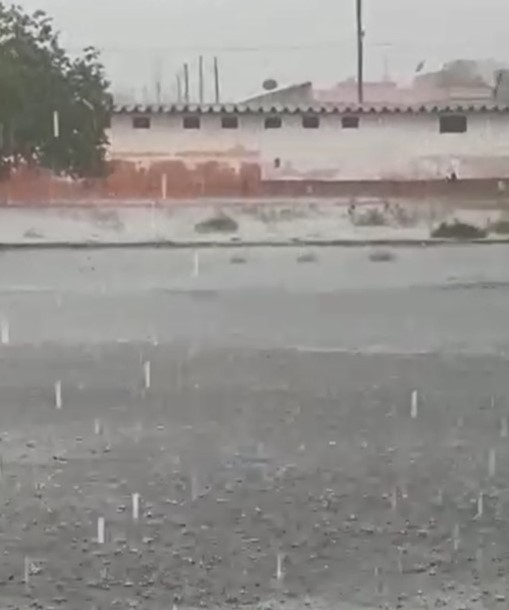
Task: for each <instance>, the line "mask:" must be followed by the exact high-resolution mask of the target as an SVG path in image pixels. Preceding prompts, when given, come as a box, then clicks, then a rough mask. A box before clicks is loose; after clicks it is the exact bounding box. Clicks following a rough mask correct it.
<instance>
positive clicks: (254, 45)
mask: <svg viewBox="0 0 509 610" xmlns="http://www.w3.org/2000/svg"><path fill="white" fill-rule="evenodd" d="M21 4H22V6H24V7H25V8H26V9H27V10H35V9H38V8H42V9H43V10H45V11H47V12H48V13H49V14H51V15H52V16H53V17H54V20H55V23H56V25H57V27H58V28H59V29H60V30H61V32H62V35H63V40H64V42H65V44H66V45H67V46H68V47H70V48H73V49H74V48H80V47H82V46H84V45H86V44H94V45H96V46H98V47H99V48H101V49H102V50H103V53H104V54H103V59H104V62H105V64H106V66H107V68H108V72H109V75H110V77H111V79H112V81H113V83H114V89H115V90H123V91H129V90H135V91H136V92H137V93H138V95H141V94H142V92H143V89H144V88H145V93H146V94H147V93H148V94H149V95H150V94H153V92H154V90H155V87H154V82H155V80H156V79H157V78H158V74H160V75H161V81H162V88H163V90H164V92H165V93H166V95H169V94H171V93H172V92H174V89H175V75H176V73H177V71H178V69H179V67H180V66H181V65H182V63H183V62H185V61H187V62H189V63H190V64H191V71H192V77H193V78H192V86H193V89H196V72H197V69H196V66H197V63H198V56H199V55H200V53H202V54H203V55H204V57H205V62H206V67H207V75H206V76H208V77H209V79H208V88H207V89H208V91H211V86H210V85H211V78H210V64H211V62H212V57H213V56H214V54H217V55H218V56H219V59H220V65H221V81H222V90H223V96H224V98H226V99H240V98H242V97H245V96H248V95H250V94H253V93H257V92H258V91H259V90H260V88H261V83H262V81H263V80H264V79H266V78H268V77H272V78H275V79H276V80H277V81H278V82H279V83H280V84H281V85H283V84H289V83H292V82H298V81H305V80H312V81H313V82H314V83H315V84H316V85H318V86H321V85H324V86H330V85H332V84H333V83H334V82H336V81H338V80H342V79H344V78H347V77H349V76H353V75H354V72H355V21H354V4H355V0H25V1H24V2H23V1H22V2H21ZM364 13H365V29H366V70H367V76H368V78H372V79H380V78H382V77H383V75H384V73H386V72H387V73H388V74H389V76H390V77H392V78H395V79H398V80H402V79H406V80H408V79H409V78H411V76H412V74H413V72H414V71H415V67H416V65H417V64H418V63H419V62H420V61H422V60H426V62H427V63H426V65H427V67H428V68H430V69H432V68H433V69H434V68H436V67H438V66H439V65H440V63H442V62H443V61H447V60H448V59H453V58H459V57H463V58H482V59H486V58H491V57H493V58H498V59H502V60H505V59H509V36H508V35H507V28H508V25H509V0H364Z"/></svg>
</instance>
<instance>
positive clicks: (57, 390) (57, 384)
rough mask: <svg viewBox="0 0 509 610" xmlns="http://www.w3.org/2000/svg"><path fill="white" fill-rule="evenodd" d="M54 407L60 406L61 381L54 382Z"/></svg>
mask: <svg viewBox="0 0 509 610" xmlns="http://www.w3.org/2000/svg"><path fill="white" fill-rule="evenodd" d="M55 407H56V408H57V409H61V408H62V382H61V381H56V382H55Z"/></svg>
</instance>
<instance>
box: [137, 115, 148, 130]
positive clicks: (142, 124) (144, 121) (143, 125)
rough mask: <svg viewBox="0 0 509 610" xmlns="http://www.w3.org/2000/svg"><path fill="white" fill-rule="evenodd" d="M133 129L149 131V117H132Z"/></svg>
mask: <svg viewBox="0 0 509 610" xmlns="http://www.w3.org/2000/svg"><path fill="white" fill-rule="evenodd" d="M133 128H134V129H150V117H148V116H135V117H133Z"/></svg>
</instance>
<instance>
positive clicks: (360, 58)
mask: <svg viewBox="0 0 509 610" xmlns="http://www.w3.org/2000/svg"><path fill="white" fill-rule="evenodd" d="M356 3H357V11H356V12H357V98H358V102H359V104H363V103H364V26H363V23H362V0H356Z"/></svg>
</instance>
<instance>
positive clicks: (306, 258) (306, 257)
mask: <svg viewBox="0 0 509 610" xmlns="http://www.w3.org/2000/svg"><path fill="white" fill-rule="evenodd" d="M317 260H318V257H317V256H316V254H315V253H314V252H303V253H302V254H300V255H299V256H298V257H297V262H298V263H316V261H317Z"/></svg>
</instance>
